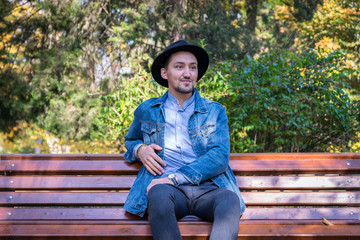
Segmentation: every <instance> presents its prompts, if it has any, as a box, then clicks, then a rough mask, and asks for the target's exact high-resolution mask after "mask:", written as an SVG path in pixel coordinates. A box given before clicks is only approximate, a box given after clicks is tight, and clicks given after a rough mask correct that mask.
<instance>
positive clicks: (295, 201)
mask: <svg viewBox="0 0 360 240" xmlns="http://www.w3.org/2000/svg"><path fill="white" fill-rule="evenodd" d="M127 194H128V193H127V192H3V193H2V194H1V196H0V205H7V206H16V205H67V204H69V205H85V206H86V205H104V206H106V205H108V206H112V205H122V204H124V202H125V199H126V197H127ZM242 195H243V198H244V200H245V202H246V203H247V205H249V206H250V205H264V206H265V205H290V206H292V205H294V206H300V205H324V206H325V205H330V206H335V205H340V206H341V205H346V206H351V205H357V206H359V205H360V192H303V193H301V194H299V193H294V192H291V193H288V192H287V193H284V192H243V193H242Z"/></svg>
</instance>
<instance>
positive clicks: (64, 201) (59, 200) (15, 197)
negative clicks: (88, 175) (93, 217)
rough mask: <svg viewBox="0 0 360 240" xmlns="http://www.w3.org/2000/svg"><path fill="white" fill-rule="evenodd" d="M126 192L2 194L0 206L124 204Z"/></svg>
mask: <svg viewBox="0 0 360 240" xmlns="http://www.w3.org/2000/svg"><path fill="white" fill-rule="evenodd" d="M127 194H128V193H127V192H2V193H1V195H0V205H6V206H19V205H21V206H23V205H48V206H50V205H51V206H58V205H61V206H66V205H85V206H87V205H104V206H106V205H107V206H120V205H122V204H124V202H125V199H126V197H127Z"/></svg>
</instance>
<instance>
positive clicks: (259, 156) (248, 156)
mask: <svg viewBox="0 0 360 240" xmlns="http://www.w3.org/2000/svg"><path fill="white" fill-rule="evenodd" d="M31 159H32V160H44V159H45V160H47V159H51V160H65V159H71V160H119V159H124V156H123V154H2V155H0V160H31ZM266 159H267V160H296V159H301V160H303V159H310V160H311V159H360V153H350V152H348V153H325V152H318V153H231V154H230V160H266Z"/></svg>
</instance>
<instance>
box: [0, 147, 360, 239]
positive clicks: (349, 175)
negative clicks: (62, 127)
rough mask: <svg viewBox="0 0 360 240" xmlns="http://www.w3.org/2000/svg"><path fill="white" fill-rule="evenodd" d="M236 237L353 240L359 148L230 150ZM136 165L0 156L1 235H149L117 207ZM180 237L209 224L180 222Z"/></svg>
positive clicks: (357, 229) (202, 235) (358, 213)
mask: <svg viewBox="0 0 360 240" xmlns="http://www.w3.org/2000/svg"><path fill="white" fill-rule="evenodd" d="M230 165H231V167H232V169H233V171H234V173H235V175H236V179H237V182H238V185H239V188H240V189H241V191H242V194H243V197H244V199H245V202H246V203H247V210H246V211H245V213H244V215H243V216H242V218H241V220H240V230H239V235H238V239H261V240H263V239H265V240H266V239H326V240H329V239H344V240H345V239H360V220H359V219H360V154H354V153H341V154H330V153H269V154H267V153H266V154H231V159H230ZM139 166H140V164H132V165H130V164H128V163H126V162H125V160H124V159H123V156H122V155H6V154H5V155H1V160H0V171H1V177H0V178H1V179H0V188H1V192H0V239H57V240H61V239H102V240H103V239H118V240H120V239H121V240H123V239H152V237H151V230H150V226H149V222H148V221H147V220H146V219H142V218H139V217H137V216H134V215H131V214H129V213H127V212H125V211H124V210H123V209H122V205H123V203H124V201H125V199H126V196H127V194H128V191H129V189H130V187H131V185H132V183H133V181H134V179H135V176H136V174H137V171H138V168H139ZM179 226H180V230H181V233H182V235H183V236H184V239H208V235H209V232H210V229H211V223H209V222H204V221H200V220H199V219H194V218H191V217H190V218H187V219H185V220H181V221H180V222H179Z"/></svg>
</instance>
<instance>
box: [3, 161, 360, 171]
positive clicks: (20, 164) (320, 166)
mask: <svg viewBox="0 0 360 240" xmlns="http://www.w3.org/2000/svg"><path fill="white" fill-rule="evenodd" d="M140 166H141V163H139V162H138V163H136V164H129V163H127V162H126V161H125V160H23V161H13V160H2V161H0V174H4V173H5V175H7V174H8V175H9V174H29V173H38V174H74V173H80V174H90V173H93V174H105V173H106V174H135V173H137V171H138V169H139V168H140ZM230 166H231V168H232V170H233V171H234V173H236V174H269V173H276V174H279V173H281V174H285V173H321V174H324V173H337V174H340V173H359V172H360V159H352V160H344V159H341V160H340V159H337V160H334V159H324V160H296V161H295V160H256V161H255V160H232V161H230Z"/></svg>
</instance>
